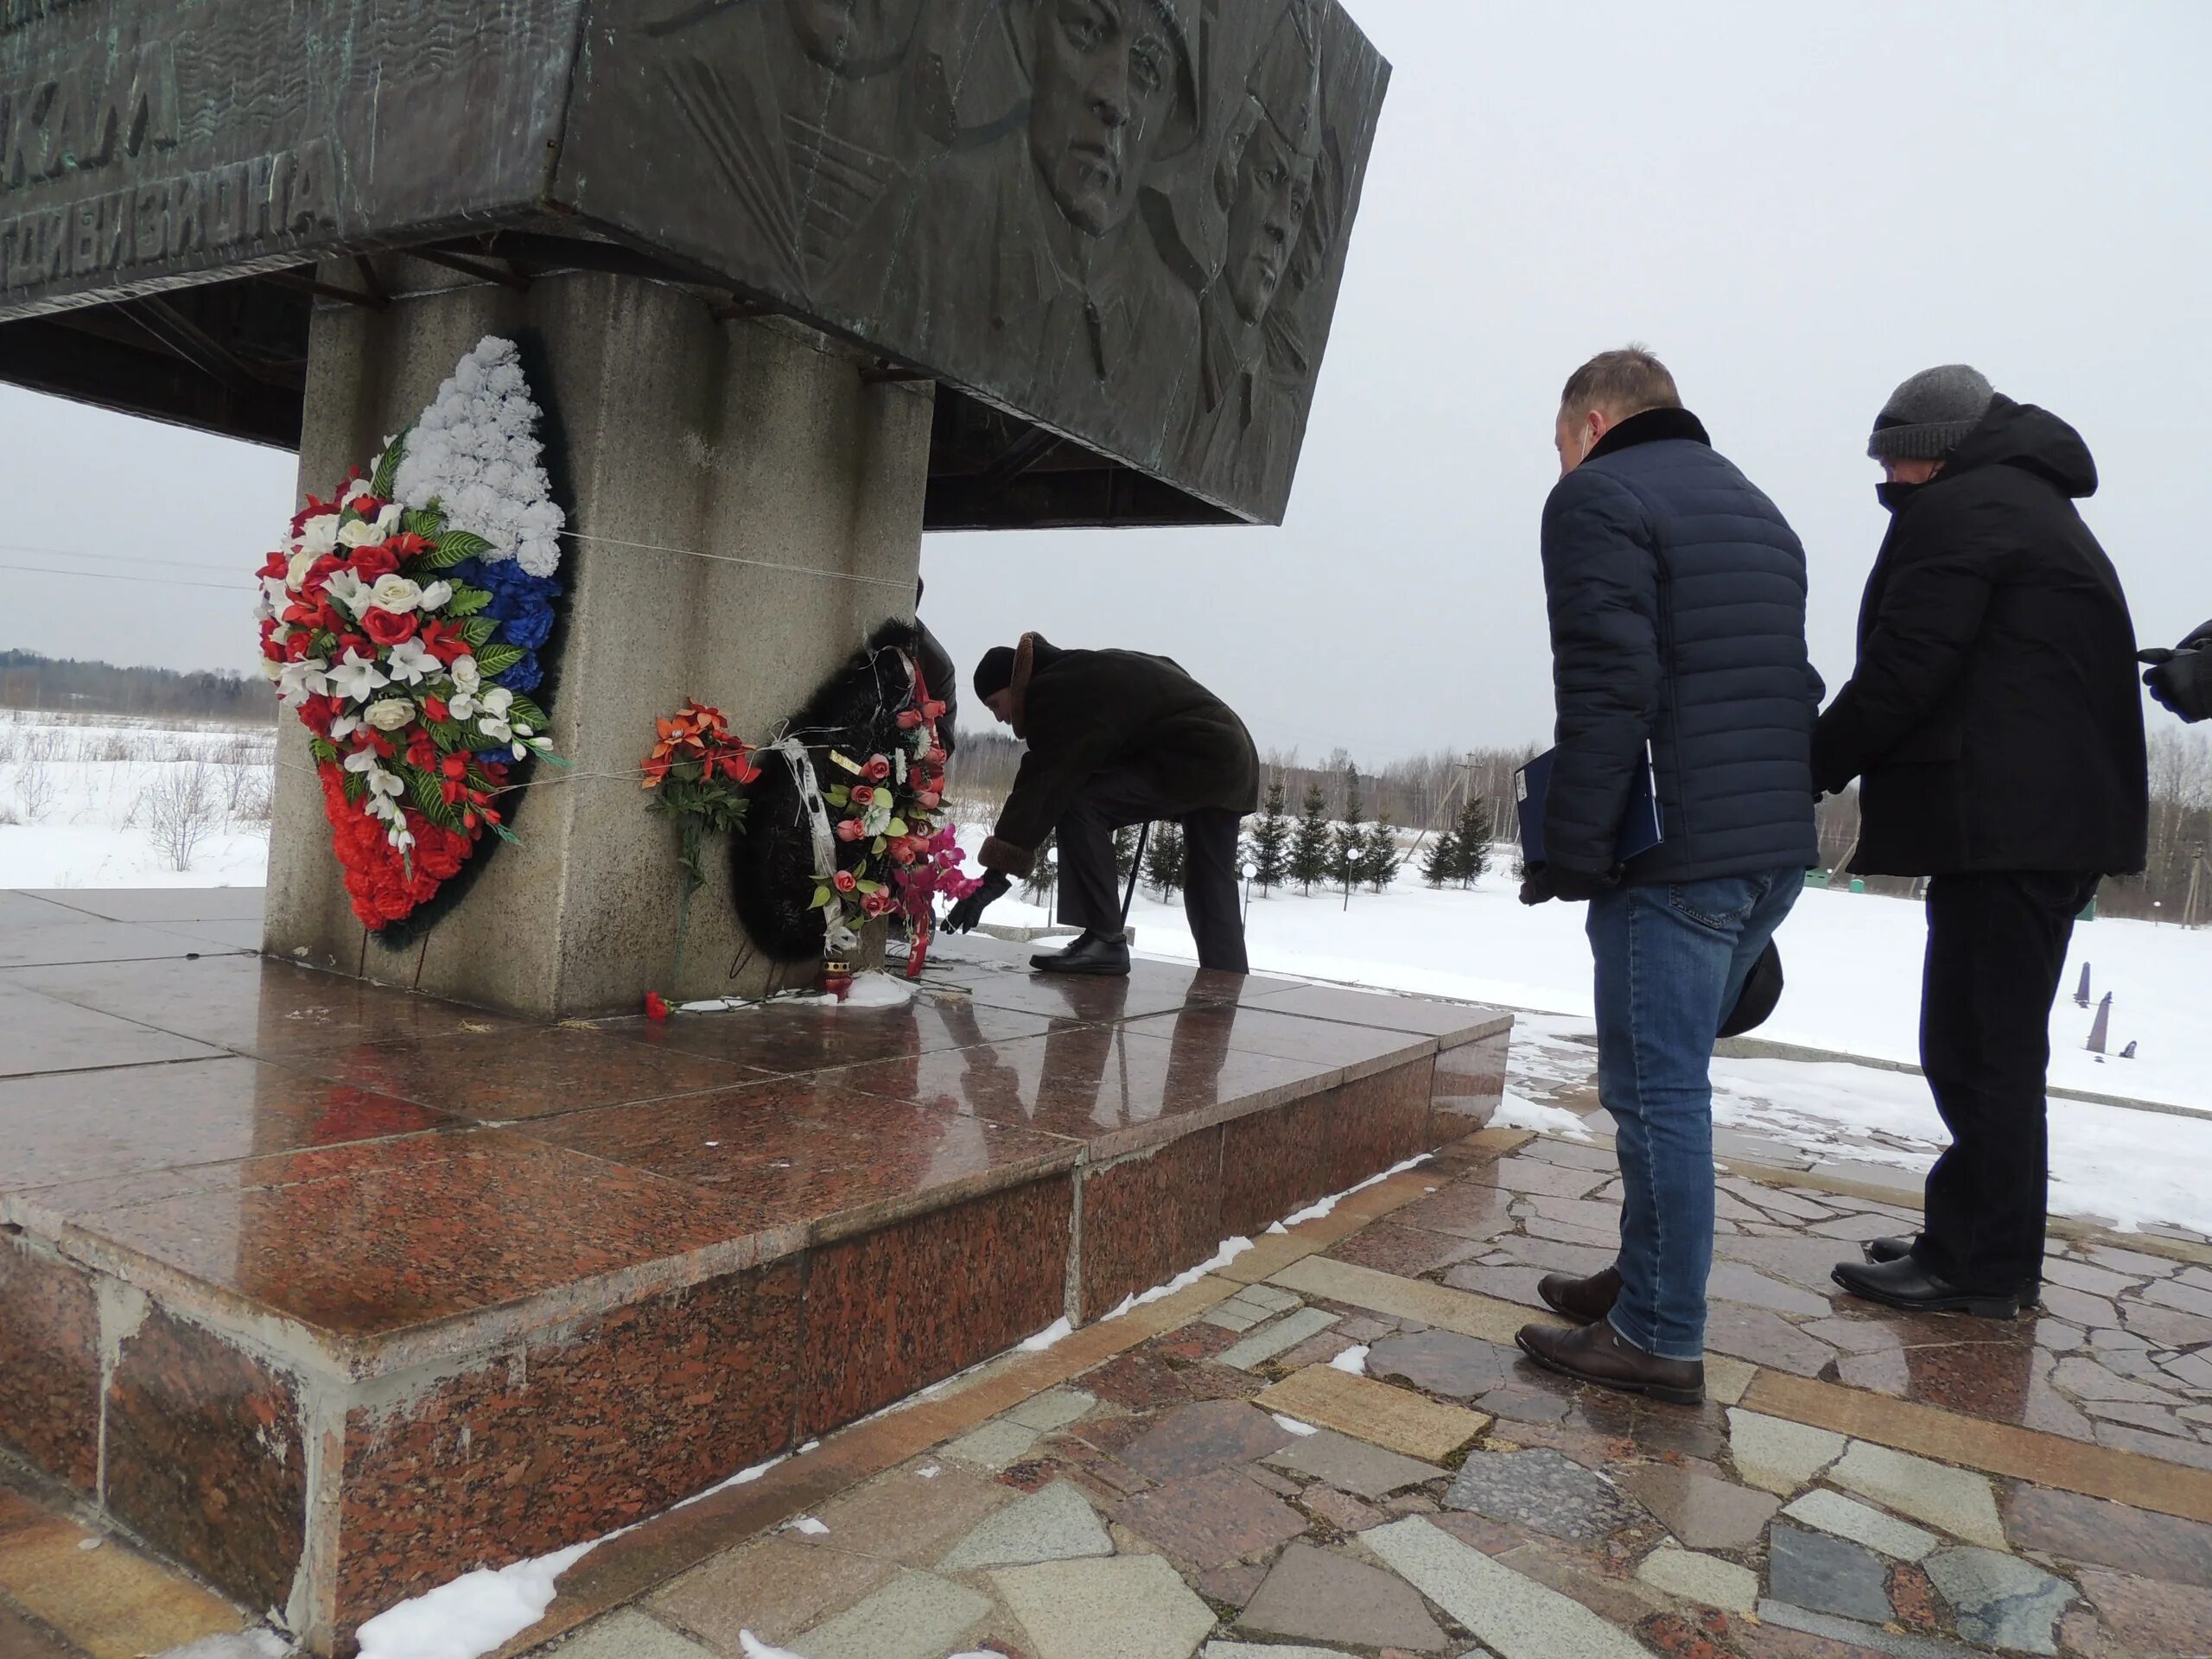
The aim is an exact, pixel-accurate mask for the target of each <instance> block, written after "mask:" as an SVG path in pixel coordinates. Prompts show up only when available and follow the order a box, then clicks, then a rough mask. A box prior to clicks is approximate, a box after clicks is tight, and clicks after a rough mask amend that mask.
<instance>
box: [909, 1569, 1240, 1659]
mask: <svg viewBox="0 0 2212 1659" xmlns="http://www.w3.org/2000/svg"><path fill="white" fill-rule="evenodd" d="M991 1582H992V1584H993V1585H994V1586H995V1587H996V1588H997V1590H998V1592H999V1596H1000V1598H1001V1599H1002V1600H1003V1601H1004V1602H1005V1603H1006V1605H1007V1606H1008V1607H1009V1608H1011V1609H1012V1610H1013V1611H1014V1617H1015V1618H1018V1619H1020V1621H1021V1628H1022V1630H1024V1631H1025V1632H1026V1633H1027V1636H1028V1637H1029V1640H1030V1642H1031V1643H1032V1644H1033V1655H1034V1659H1190V1656H1191V1655H1192V1653H1194V1652H1195V1651H1197V1649H1198V1643H1200V1642H1201V1641H1203V1640H1204V1639H1205V1637H1206V1636H1207V1635H1208V1634H1209V1633H1210V1632H1211V1630H1213V1628H1214V1622H1215V1621H1214V1615H1213V1609H1212V1608H1211V1607H1209V1606H1207V1605H1205V1603H1204V1602H1203V1601H1200V1600H1199V1599H1198V1597H1196V1596H1194V1595H1192V1593H1191V1591H1190V1588H1189V1586H1186V1585H1185V1584H1184V1582H1183V1580H1181V1579H1180V1578H1179V1577H1178V1576H1177V1574H1176V1572H1175V1569H1174V1568H1173V1567H1170V1566H1169V1565H1168V1564H1167V1563H1166V1560H1163V1559H1161V1558H1160V1556H1157V1555H1128V1556H1120V1557H1117V1558H1116V1559H1114V1560H1103V1561H1055V1562H1052V1563H1050V1564H1048V1565H1046V1566H1042V1567H1010V1568H1007V1569H1006V1570H1005V1571H1002V1572H998V1573H993V1574H991ZM885 1659H888V1656H885Z"/></svg>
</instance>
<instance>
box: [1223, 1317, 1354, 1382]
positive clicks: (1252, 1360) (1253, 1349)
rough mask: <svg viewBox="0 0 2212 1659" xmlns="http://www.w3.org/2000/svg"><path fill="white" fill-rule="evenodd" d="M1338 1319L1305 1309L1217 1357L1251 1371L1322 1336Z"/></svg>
mask: <svg viewBox="0 0 2212 1659" xmlns="http://www.w3.org/2000/svg"><path fill="white" fill-rule="evenodd" d="M1337 1321H1338V1315H1337V1314H1334V1313H1328V1312H1325V1310H1323V1309H1321V1308H1318V1307H1301V1308H1300V1309H1299V1311H1298V1312H1297V1313H1292V1314H1289V1315H1287V1316H1286V1317H1285V1318H1283V1319H1279V1320H1277V1321H1276V1322H1275V1323H1274V1324H1273V1325H1268V1326H1267V1327H1266V1328H1265V1329H1264V1330H1260V1331H1255V1332H1252V1334H1251V1335H1250V1336H1249V1337H1247V1338H1244V1340H1243V1341H1242V1342H1240V1343H1238V1344H1236V1346H1234V1347H1232V1348H1228V1349H1225V1350H1224V1351H1222V1352H1221V1353H1220V1354H1219V1355H1217V1359H1218V1360H1219V1362H1220V1363H1222V1364H1224V1365H1233V1366H1235V1367H1236V1369H1237V1370H1240V1371H1249V1370H1251V1369H1252V1368H1253V1367H1254V1366H1255V1365H1258V1364H1261V1363H1264V1362H1265V1361H1268V1360H1270V1359H1273V1358H1274V1357H1275V1356H1276V1355H1277V1354H1280V1353H1281V1352H1283V1351H1285V1350H1287V1349H1290V1348H1295V1347H1296V1346H1297V1345H1298V1344H1300V1343H1301V1342H1304V1341H1305V1340H1306V1338H1309V1337H1318V1336H1319V1335H1320V1334H1321V1332H1324V1331H1326V1330H1327V1329H1328V1328H1329V1327H1330V1326H1331V1325H1334V1324H1336V1323H1337Z"/></svg>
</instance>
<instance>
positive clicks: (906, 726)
mask: <svg viewBox="0 0 2212 1659" xmlns="http://www.w3.org/2000/svg"><path fill="white" fill-rule="evenodd" d="M921 723H922V711H921V710H920V709H900V710H899V730H900V731H902V732H911V731H912V730H913V729H914V728H916V727H917V726H918V725H920V724H921Z"/></svg>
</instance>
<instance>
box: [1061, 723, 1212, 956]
mask: <svg viewBox="0 0 2212 1659" xmlns="http://www.w3.org/2000/svg"><path fill="white" fill-rule="evenodd" d="M1171 819H1172V820H1173V821H1174V822H1175V823H1179V824H1180V825H1181V826H1182V828H1183V913H1184V914H1185V916H1187V917H1189V918H1190V919H1191V935H1192V938H1195V939H1196V940H1197V941H1198V966H1199V967H1201V968H1217V969H1221V970H1223V971H1224V972H1225V973H1231V974H1242V973H1247V972H1249V971H1250V967H1249V963H1248V962H1247V960H1246V958H1245V955H1244V917H1243V908H1242V906H1241V904H1240V902H1239V898H1238V893H1237V880H1238V876H1237V860H1236V834H1237V829H1238V828H1239V826H1240V825H1242V824H1243V822H1244V820H1243V817H1242V816H1241V815H1239V814H1237V813H1235V812H1230V811H1228V810H1224V809H1223V808H1220V807H1212V806H1205V807H1193V806H1192V805H1191V804H1189V803H1188V802H1187V801H1179V800H1177V799H1175V798H1173V796H1171V795H1169V794H1167V793H1166V791H1163V790H1162V789H1161V788H1160V785H1157V784H1155V783H1154V782H1153V781H1152V779H1149V778H1147V777H1146V776H1145V775H1144V774H1143V773H1142V772H1138V771H1135V769H1134V768H1131V767H1128V766H1117V767H1115V768H1112V769H1110V770H1109V771H1106V772H1098V773H1096V774H1095V775H1094V776H1093V777H1092V778H1091V779H1090V782H1089V783H1088V784H1086V785H1084V790H1083V793H1082V794H1080V795H1078V796H1077V798H1076V799H1075V804H1073V805H1072V806H1071V807H1069V808H1068V810H1067V811H1066V812H1065V814H1064V815H1063V816H1062V817H1061V819H1060V822H1059V823H1058V826H1057V827H1056V829H1055V830H1054V834H1056V835H1057V836H1058V838H1059V843H1060V892H1059V911H1060V917H1061V919H1062V920H1064V921H1070V922H1073V923H1074V924H1076V925H1077V926H1078V927H1085V928H1089V929H1090V930H1091V931H1094V932H1097V933H1103V934H1105V935H1107V936H1108V937H1109V938H1112V937H1114V936H1115V935H1117V934H1119V933H1120V932H1121V931H1122V886H1121V879H1120V877H1119V876H1118V874H1116V871H1115V868H1114V832H1115V831H1116V829H1123V828H1125V827H1127V826H1128V825H1129V824H1132V823H1163V822H1166V821H1168V820H1171Z"/></svg>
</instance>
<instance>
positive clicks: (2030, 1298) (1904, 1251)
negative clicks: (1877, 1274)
mask: <svg viewBox="0 0 2212 1659" xmlns="http://www.w3.org/2000/svg"><path fill="white" fill-rule="evenodd" d="M1919 1242H1920V1241H1919V1240H1917V1239H1916V1238H1913V1237H1911V1236H1908V1235H1906V1234H1904V1233H1893V1234H1891V1236H1889V1237H1887V1238H1871V1239H1868V1240H1867V1241H1866V1243H1865V1244H1864V1245H1863V1246H1862V1247H1861V1248H1862V1249H1865V1250H1866V1259H1867V1260H1868V1261H1869V1262H1873V1263H1874V1264H1875V1265H1876V1266H1877V1267H1880V1266H1882V1265H1884V1264H1885V1263H1887V1262H1902V1261H1904V1260H1905V1259H1906V1258H1907V1257H1908V1256H1910V1255H1911V1254H1912V1247H1913V1246H1914V1245H1915V1244H1916V1243H1919ZM2042 1300H2043V1285H2042V1283H2041V1281H2037V1280H2030V1281H2028V1282H2027V1283H2026V1284H2024V1285H2022V1286H2021V1287H2020V1306H2021V1308H2022V1309H2023V1310H2025V1309H2028V1308H2031V1307H2033V1306H2036V1305H2037V1303H2039V1302H2040V1301H2042Z"/></svg>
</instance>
